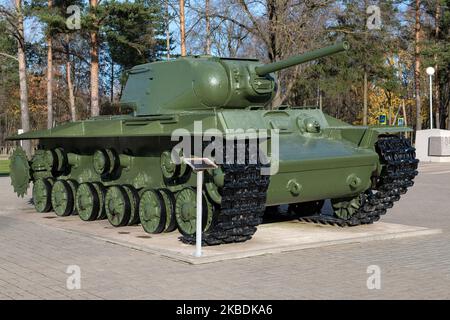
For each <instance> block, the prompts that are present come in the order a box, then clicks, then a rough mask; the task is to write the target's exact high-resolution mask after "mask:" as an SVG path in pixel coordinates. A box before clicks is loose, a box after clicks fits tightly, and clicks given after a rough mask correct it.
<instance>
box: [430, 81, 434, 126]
mask: <svg viewBox="0 0 450 320" xmlns="http://www.w3.org/2000/svg"><path fill="white" fill-rule="evenodd" d="M430 129H433V76H432V75H431V74H430Z"/></svg>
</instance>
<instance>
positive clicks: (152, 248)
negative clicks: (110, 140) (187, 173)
mask: <svg viewBox="0 0 450 320" xmlns="http://www.w3.org/2000/svg"><path fill="white" fill-rule="evenodd" d="M5 209H6V210H8V209H7V208H3V209H0V213H2V212H4V213H5ZM9 210H11V209H9ZM9 210H8V211H9ZM10 213H11V211H10ZM8 215H10V214H8ZM12 215H13V216H14V217H15V218H18V219H22V220H26V221H30V222H34V223H37V224H39V225H43V226H47V227H51V228H57V229H60V230H64V231H66V232H72V233H78V234H83V235H85V236H88V237H91V238H95V239H100V240H103V241H106V242H109V243H114V244H117V245H121V246H125V247H128V248H132V249H136V250H141V251H145V252H149V253H153V254H157V255H160V256H163V257H167V258H170V259H173V260H177V261H183V262H186V263H190V264H203V263H210V262H217V261H223V260H230V259H240V258H248V257H253V256H259V255H266V254H274V253H280V252H288V251H295V250H301V249H308V248H317V247H325V246H331V245H340V244H348V243H361V242H367V241H375V240H388V239H399V238H405V237H415V236H424V235H431V234H437V233H441V232H442V230H441V229H433V228H425V227H418V226H410V225H403V224H395V223H385V222H377V223H374V224H371V225H363V226H357V227H352V228H348V227H347V228H345V227H344V228H341V227H336V226H328V225H318V224H311V223H303V222H299V221H296V220H294V221H284V222H276V223H267V224H263V225H260V226H259V227H258V231H257V232H256V234H255V236H254V237H253V239H252V240H250V241H247V242H245V243H236V244H227V245H221V246H212V247H204V248H203V256H202V257H194V256H193V253H194V249H195V247H194V246H192V245H187V244H183V243H182V242H181V241H179V239H178V237H179V236H180V234H179V233H178V232H171V233H163V234H156V235H153V234H152V235H151V234H148V233H145V232H144V231H143V230H142V227H141V226H128V227H121V228H115V227H113V226H111V225H110V224H109V222H108V221H107V220H101V221H89V222H85V221H82V220H81V219H80V218H79V217H78V216H76V215H74V216H69V217H58V216H56V215H55V214H54V213H45V214H41V213H37V212H35V210H34V208H33V207H32V206H31V205H26V201H24V202H22V205H21V206H19V207H16V208H15V209H14V214H12ZM10 216H11V215H10Z"/></svg>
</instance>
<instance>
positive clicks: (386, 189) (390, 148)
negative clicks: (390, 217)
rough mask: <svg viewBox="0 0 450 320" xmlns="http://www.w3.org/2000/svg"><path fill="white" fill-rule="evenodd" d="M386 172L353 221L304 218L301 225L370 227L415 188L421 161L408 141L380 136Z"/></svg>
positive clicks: (365, 195) (318, 216) (364, 198)
mask: <svg viewBox="0 0 450 320" xmlns="http://www.w3.org/2000/svg"><path fill="white" fill-rule="evenodd" d="M375 150H376V151H377V153H378V154H379V156H380V161H381V164H382V165H383V169H382V171H381V174H380V176H379V177H377V180H376V181H375V186H374V188H373V189H369V190H368V191H366V192H365V193H362V194H361V197H362V199H361V200H362V204H361V207H360V208H359V210H358V211H357V212H356V213H355V214H354V215H352V216H351V217H350V218H349V219H341V218H338V217H336V216H331V215H325V214H315V215H311V216H305V217H300V218H299V220H300V221H304V222H313V223H319V224H329V225H337V226H341V227H345V226H357V225H361V224H370V223H373V222H375V221H378V220H379V219H380V216H382V215H384V214H386V211H387V209H389V208H392V207H393V205H394V202H396V201H398V200H400V196H401V195H402V194H404V193H406V191H407V189H408V188H409V187H411V186H413V184H414V181H413V180H414V178H415V176H416V175H417V173H418V172H417V166H418V163H419V160H417V159H416V157H415V148H414V147H412V146H411V144H410V143H409V141H408V140H406V139H405V138H404V137H399V136H395V135H383V136H380V137H379V139H378V141H377V142H376V144H375Z"/></svg>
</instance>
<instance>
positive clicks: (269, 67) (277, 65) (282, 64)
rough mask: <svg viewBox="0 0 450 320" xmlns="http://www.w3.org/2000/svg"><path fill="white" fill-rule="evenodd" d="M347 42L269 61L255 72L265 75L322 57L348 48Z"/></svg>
mask: <svg viewBox="0 0 450 320" xmlns="http://www.w3.org/2000/svg"><path fill="white" fill-rule="evenodd" d="M349 47H350V46H349V44H348V42H340V43H337V44H335V45H332V46H328V47H325V48H320V49H317V50H313V51H309V52H306V53H303V54H301V55H297V56H293V57H290V58H288V59H285V60H281V61H277V62H273V63H269V64H266V65H262V66H258V67H256V68H255V71H256V74H257V75H259V76H263V75H266V74H268V73H271V72H275V71H278V70H281V69H286V68H289V67H292V66H295V65H297V64H301V63H305V62H308V61H312V60H316V59H319V58H323V57H326V56H329V55H332V54H336V53H339V52H342V51H346V50H348V49H349Z"/></svg>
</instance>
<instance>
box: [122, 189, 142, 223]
mask: <svg viewBox="0 0 450 320" xmlns="http://www.w3.org/2000/svg"><path fill="white" fill-rule="evenodd" d="M123 188H124V189H125V191H126V192H127V195H128V198H129V199H130V206H131V214H130V220H129V221H128V223H127V224H128V225H129V226H131V225H134V224H138V223H139V193H138V192H137V191H136V189H135V188H134V187H133V186H130V185H125V186H123Z"/></svg>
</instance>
